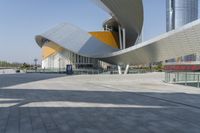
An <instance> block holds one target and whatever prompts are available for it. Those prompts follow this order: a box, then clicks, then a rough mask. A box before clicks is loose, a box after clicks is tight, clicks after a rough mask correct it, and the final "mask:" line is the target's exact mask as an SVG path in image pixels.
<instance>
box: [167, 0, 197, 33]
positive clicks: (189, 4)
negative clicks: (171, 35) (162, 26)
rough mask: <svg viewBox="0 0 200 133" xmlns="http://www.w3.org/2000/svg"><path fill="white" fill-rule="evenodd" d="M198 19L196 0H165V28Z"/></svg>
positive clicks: (176, 26) (179, 25)
mask: <svg viewBox="0 0 200 133" xmlns="http://www.w3.org/2000/svg"><path fill="white" fill-rule="evenodd" d="M196 19H198V0H166V30H167V31H170V30H173V29H176V28H178V27H181V26H183V25H185V24H187V23H190V22H192V21H194V20H196Z"/></svg>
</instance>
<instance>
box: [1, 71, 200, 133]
mask: <svg viewBox="0 0 200 133" xmlns="http://www.w3.org/2000/svg"><path fill="white" fill-rule="evenodd" d="M60 76H61V77H60ZM60 76H59V75H44V74H23V75H13V76H12V77H7V76H5V75H1V76H0V79H4V82H0V86H1V88H0V133H134V132H135V133H199V132H200V89H198V88H192V87H185V86H179V85H171V84H165V83H163V82H162V80H163V79H164V75H163V73H150V74H136V75H121V76H119V75H97V76H95V75H88V76H64V75H60ZM5 77H6V78H5ZM14 77H15V78H14ZM19 77H20V79H21V80H22V79H24V80H23V82H22V81H21V80H19ZM8 79H12V80H9V81H10V82H11V83H9V81H7V82H5V80H8ZM25 79H27V80H25ZM18 80H19V81H20V82H19V83H17V81H18ZM13 82H14V83H13Z"/></svg>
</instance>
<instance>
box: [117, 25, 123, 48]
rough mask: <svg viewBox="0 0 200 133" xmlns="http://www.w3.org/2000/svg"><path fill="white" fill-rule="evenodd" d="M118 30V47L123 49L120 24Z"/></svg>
mask: <svg viewBox="0 0 200 133" xmlns="http://www.w3.org/2000/svg"><path fill="white" fill-rule="evenodd" d="M118 30H119V46H120V49H123V45H122V30H121V26H120V25H119V26H118Z"/></svg>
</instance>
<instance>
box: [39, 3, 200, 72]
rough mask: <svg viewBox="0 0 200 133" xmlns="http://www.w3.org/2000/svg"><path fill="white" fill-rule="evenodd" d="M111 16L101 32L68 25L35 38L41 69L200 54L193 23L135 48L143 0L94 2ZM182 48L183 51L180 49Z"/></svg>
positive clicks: (198, 26)
mask: <svg viewBox="0 0 200 133" xmlns="http://www.w3.org/2000/svg"><path fill="white" fill-rule="evenodd" d="M94 2H95V3H96V4H97V5H98V6H99V7H101V8H102V9H103V10H105V11H106V12H107V13H109V14H110V16H111V17H110V19H108V20H105V21H104V22H103V24H102V25H103V28H104V31H99V32H95V31H93V32H87V31H84V30H82V29H81V28H79V27H77V26H74V25H72V24H69V23H63V24H60V25H58V26H56V27H54V28H52V29H50V30H49V31H47V32H45V33H43V34H41V35H37V36H36V42H37V44H38V45H39V46H40V47H41V48H42V49H43V62H42V66H43V68H49V67H50V68H58V67H59V68H60V67H64V66H66V64H73V65H74V66H75V67H78V68H79V67H98V66H99V65H104V63H102V61H103V62H106V63H109V64H114V65H140V64H150V63H154V62H160V61H166V62H167V61H170V60H172V59H175V60H176V59H177V58H184V57H185V56H190V55H194V54H195V56H196V59H197V58H198V53H199V51H200V45H199V44H200V40H199V36H200V21H199V20H198V21H195V22H193V23H190V24H188V25H185V26H183V27H180V28H177V29H175V30H173V31H170V32H167V33H165V34H163V35H160V36H158V37H156V38H154V39H151V40H149V41H146V42H143V43H140V44H138V45H135V44H136V42H137V40H138V39H139V37H140V34H141V31H142V27H143V21H144V15H143V14H144V13H143V3H142V0H95V1H94ZM182 46H184V47H182Z"/></svg>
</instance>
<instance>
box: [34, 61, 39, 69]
mask: <svg viewBox="0 0 200 133" xmlns="http://www.w3.org/2000/svg"><path fill="white" fill-rule="evenodd" d="M37 61H38V59H36V58H35V59H34V62H35V71H36V70H37Z"/></svg>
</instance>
